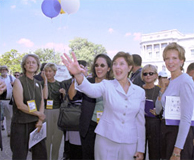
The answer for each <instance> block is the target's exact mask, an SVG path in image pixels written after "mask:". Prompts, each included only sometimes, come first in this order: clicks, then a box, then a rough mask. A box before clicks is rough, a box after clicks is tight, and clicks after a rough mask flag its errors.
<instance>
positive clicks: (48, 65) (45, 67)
mask: <svg viewBox="0 0 194 160" xmlns="http://www.w3.org/2000/svg"><path fill="white" fill-rule="evenodd" d="M47 68H51V69H52V70H53V71H55V72H56V71H57V65H56V64H55V63H47V64H46V65H45V66H44V69H43V70H45V69H47Z"/></svg>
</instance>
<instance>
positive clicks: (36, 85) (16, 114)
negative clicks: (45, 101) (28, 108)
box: [12, 75, 42, 123]
mask: <svg viewBox="0 0 194 160" xmlns="http://www.w3.org/2000/svg"><path fill="white" fill-rule="evenodd" d="M19 80H20V82H21V84H22V87H23V102H24V104H26V105H27V101H30V100H35V103H36V107H37V110H38V111H39V109H40V105H41V100H42V86H41V84H40V82H39V81H38V80H36V79H33V80H32V79H30V78H28V77H26V76H25V75H23V76H22V77H20V78H19ZM36 121H38V117H37V116H34V115H30V114H27V113H24V112H22V111H21V110H19V109H18V108H17V106H16V104H15V101H14V102H13V117H12V122H13V123H30V122H36Z"/></svg>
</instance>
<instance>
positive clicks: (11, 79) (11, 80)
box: [9, 75, 13, 83]
mask: <svg viewBox="0 0 194 160" xmlns="http://www.w3.org/2000/svg"><path fill="white" fill-rule="evenodd" d="M9 79H10V82H11V83H12V82H13V78H12V76H11V75H9Z"/></svg>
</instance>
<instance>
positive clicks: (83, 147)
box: [0, 43, 194, 160]
mask: <svg viewBox="0 0 194 160" xmlns="http://www.w3.org/2000/svg"><path fill="white" fill-rule="evenodd" d="M72 57H73V58H72V59H71V58H70V57H69V56H68V55H67V54H66V53H64V56H62V57H61V59H62V62H63V64H64V65H65V66H66V67H67V69H68V71H69V73H70V74H71V76H72V78H71V79H68V80H64V81H62V82H59V81H57V80H56V79H55V75H56V72H57V66H56V64H54V63H43V64H42V65H41V64H40V61H39V58H38V57H37V56H36V55H35V54H27V55H25V56H24V57H23V59H22V63H21V68H22V74H21V73H20V72H15V73H14V76H11V75H8V72H9V69H8V68H7V66H1V67H0V72H1V79H0V99H1V100H0V105H1V115H0V118H1V120H2V121H3V117H4V116H5V117H6V131H7V136H8V137H10V148H11V151H12V159H13V160H16V159H26V158H27V154H28V140H29V134H30V133H31V132H32V131H33V130H34V129H36V128H37V129H38V132H39V131H40V130H41V128H42V125H43V123H44V122H46V138H45V139H42V140H41V141H40V142H38V143H37V144H36V145H34V146H33V147H32V148H31V149H30V151H31V152H32V159H42V160H43V159H45V160H46V159H48V160H58V159H59V149H60V146H61V143H64V153H63V158H62V159H63V160H68V159H69V160H71V159H77V160H78V159H84V160H86V159H88V160H89V159H90V160H92V159H93V160H94V159H95V160H109V159H111V160H126V159H130V160H133V159H136V160H144V159H146V157H148V159H150V160H167V159H170V160H182V159H184V160H190V159H193V158H194V147H193V145H194V143H193V142H194V141H193V140H194V128H193V127H192V126H191V124H192V116H193V109H194V101H193V95H194V63H191V64H190V65H189V66H188V68H187V73H184V72H183V66H184V62H185V50H184V48H183V47H182V46H180V45H179V44H177V43H170V44H169V45H167V46H166V48H165V49H164V51H163V60H164V62H165V65H166V68H167V69H168V71H169V72H170V75H168V74H167V72H166V71H164V70H163V71H160V72H158V70H157V67H156V66H154V65H152V64H147V65H145V66H144V67H142V58H141V56H140V55H137V54H132V55H131V54H129V53H126V52H122V51H121V52H118V53H117V54H116V55H115V56H114V57H113V59H112V60H111V59H110V58H109V57H108V56H107V55H106V54H99V55H97V56H96V57H95V58H94V60H93V64H92V66H91V70H90V71H91V75H90V76H88V67H87V62H86V61H85V60H77V58H76V55H75V53H73V52H72ZM39 68H40V72H39V73H38V71H39ZM12 93H13V94H12ZM66 98H68V101H69V103H73V104H75V105H79V106H80V107H81V115H80V122H79V130H77V131H68V130H67V131H66V130H64V131H62V130H60V129H59V128H58V126H57V120H58V116H59V112H60V105H61V103H62V102H63V101H64V100H66ZM167 98H171V99H173V100H174V98H179V106H177V108H176V109H177V110H179V111H180V112H179V114H180V117H178V119H174V121H172V120H171V121H170V120H169V119H168V116H167V112H168V107H169V106H167V105H166V103H167ZM3 111H4V113H3ZM175 121H176V122H175ZM2 124H3V123H2ZM3 128H4V127H3V126H2V130H3ZM63 136H64V142H61V141H62V137H63ZM0 137H1V132H0ZM18 144H20V145H18ZM0 148H1V149H3V146H2V139H1V138H0Z"/></svg>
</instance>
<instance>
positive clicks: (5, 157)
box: [0, 128, 64, 160]
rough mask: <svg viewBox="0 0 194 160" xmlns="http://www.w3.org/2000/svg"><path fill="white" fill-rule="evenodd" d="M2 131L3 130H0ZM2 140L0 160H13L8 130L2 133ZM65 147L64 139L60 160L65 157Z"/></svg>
mask: <svg viewBox="0 0 194 160" xmlns="http://www.w3.org/2000/svg"><path fill="white" fill-rule="evenodd" d="M0 129H1V128H0ZM1 133H2V139H3V151H1V150H0V160H11V159H12V158H11V155H12V153H11V150H10V138H9V137H7V134H6V130H4V131H1ZM63 147H64V139H62V142H61V147H60V151H59V152H60V153H59V160H61V158H62V155H63ZM27 159H28V160H31V159H32V158H31V153H30V152H29V154H28V158H27Z"/></svg>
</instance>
